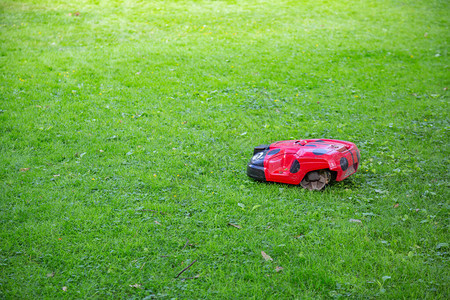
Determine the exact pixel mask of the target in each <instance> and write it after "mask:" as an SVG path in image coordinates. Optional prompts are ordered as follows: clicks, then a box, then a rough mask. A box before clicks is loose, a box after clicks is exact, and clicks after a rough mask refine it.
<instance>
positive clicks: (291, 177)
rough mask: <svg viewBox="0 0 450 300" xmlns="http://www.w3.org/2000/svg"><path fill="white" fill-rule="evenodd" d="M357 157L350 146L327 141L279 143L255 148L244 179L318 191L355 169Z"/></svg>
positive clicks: (310, 140) (335, 141) (342, 178)
mask: <svg viewBox="0 0 450 300" xmlns="http://www.w3.org/2000/svg"><path fill="white" fill-rule="evenodd" d="M359 161H360V153H359V150H358V148H357V147H356V145H355V144H354V143H351V142H345V141H339V140H331V139H303V140H288V141H279V142H275V143H272V144H270V145H260V146H257V147H255V149H254V151H253V157H252V159H251V160H250V162H249V163H248V165H247V175H248V176H249V177H251V178H253V179H255V180H259V181H271V182H281V183H287V184H296V185H298V184H300V185H301V186H302V187H304V188H306V189H309V190H321V189H323V188H324V187H325V186H326V185H327V184H328V183H329V182H330V181H331V180H336V181H341V180H344V179H345V178H347V177H348V176H350V175H352V174H353V173H355V172H356V171H357V169H358V166H359Z"/></svg>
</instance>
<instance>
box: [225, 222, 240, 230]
mask: <svg viewBox="0 0 450 300" xmlns="http://www.w3.org/2000/svg"><path fill="white" fill-rule="evenodd" d="M228 226H233V227H234V228H237V229H242V227H241V225H237V224H233V223H228Z"/></svg>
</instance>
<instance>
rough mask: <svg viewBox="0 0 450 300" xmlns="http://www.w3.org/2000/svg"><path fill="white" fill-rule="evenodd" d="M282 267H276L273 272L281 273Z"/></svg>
mask: <svg viewBox="0 0 450 300" xmlns="http://www.w3.org/2000/svg"><path fill="white" fill-rule="evenodd" d="M283 269H284V268H283V267H279V266H277V267H276V268H275V272H277V273H278V272H281V271H283Z"/></svg>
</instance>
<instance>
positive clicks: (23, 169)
mask: <svg viewBox="0 0 450 300" xmlns="http://www.w3.org/2000/svg"><path fill="white" fill-rule="evenodd" d="M29 169H30V168H21V169H20V170H19V172H26V171H28V170H29Z"/></svg>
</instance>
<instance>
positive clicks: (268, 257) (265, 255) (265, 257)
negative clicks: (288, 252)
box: [261, 251, 273, 261]
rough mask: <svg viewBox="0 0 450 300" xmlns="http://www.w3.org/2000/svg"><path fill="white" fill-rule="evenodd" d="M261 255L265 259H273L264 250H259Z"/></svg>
mask: <svg viewBox="0 0 450 300" xmlns="http://www.w3.org/2000/svg"><path fill="white" fill-rule="evenodd" d="M261 255H262V257H264V259H265V261H269V260H270V261H273V258H272V257H270V256H269V255H267V254H266V252H264V251H261Z"/></svg>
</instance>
